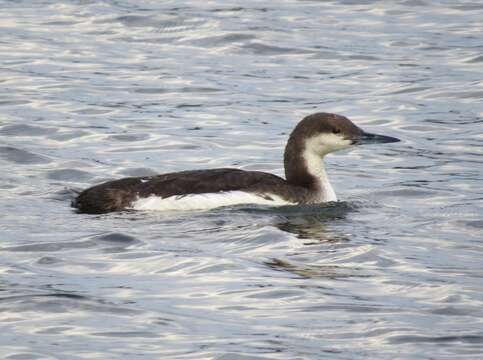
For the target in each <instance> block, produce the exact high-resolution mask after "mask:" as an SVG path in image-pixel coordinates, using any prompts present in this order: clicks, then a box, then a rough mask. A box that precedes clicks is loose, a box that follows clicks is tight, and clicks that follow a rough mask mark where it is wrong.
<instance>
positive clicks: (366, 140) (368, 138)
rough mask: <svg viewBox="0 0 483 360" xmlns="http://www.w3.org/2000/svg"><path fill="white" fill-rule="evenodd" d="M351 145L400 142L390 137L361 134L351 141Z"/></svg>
mask: <svg viewBox="0 0 483 360" xmlns="http://www.w3.org/2000/svg"><path fill="white" fill-rule="evenodd" d="M351 140H352V145H365V144H384V143H393V142H398V141H401V140H399V139H397V138H395V137H392V136H386V135H377V134H370V133H366V132H363V133H362V134H360V135H358V136H356V137H354V138H352V139H351Z"/></svg>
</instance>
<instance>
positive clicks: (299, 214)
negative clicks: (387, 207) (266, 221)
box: [274, 202, 355, 245]
mask: <svg viewBox="0 0 483 360" xmlns="http://www.w3.org/2000/svg"><path fill="white" fill-rule="evenodd" d="M354 209H355V207H354V206H353V205H351V204H349V203H345V202H338V203H329V204H327V205H323V206H321V205H320V204H318V205H317V206H313V205H310V206H303V207H296V208H295V209H290V210H288V209H286V210H284V211H283V213H280V214H278V216H277V220H276V221H275V222H274V226H276V227H277V228H279V229H280V230H282V231H285V232H288V233H291V234H294V235H295V236H297V237H298V238H299V239H303V240H306V241H305V242H304V243H305V244H307V245H311V244H314V243H326V242H329V243H333V242H341V241H348V240H349V238H348V237H347V235H345V234H341V233H338V232H336V231H334V230H333V229H331V228H330V227H329V224H330V223H331V222H334V221H338V220H341V219H345V217H346V216H347V214H348V213H349V212H350V211H353V210H354Z"/></svg>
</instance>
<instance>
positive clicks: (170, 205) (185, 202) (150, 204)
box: [131, 191, 293, 211]
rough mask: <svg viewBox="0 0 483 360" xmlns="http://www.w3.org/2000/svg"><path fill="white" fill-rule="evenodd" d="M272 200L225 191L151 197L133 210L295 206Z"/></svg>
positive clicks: (136, 203)
mask: <svg viewBox="0 0 483 360" xmlns="http://www.w3.org/2000/svg"><path fill="white" fill-rule="evenodd" d="M269 196H270V198H271V199H273V200H269V199H265V198H263V197H261V196H258V195H256V194H251V193H247V192H244V191H225V192H219V193H206V194H189V195H175V196H170V197H167V198H162V197H159V196H155V195H151V196H149V197H146V198H139V199H137V200H136V201H134V202H133V203H132V205H131V208H132V209H134V210H157V211H183V210H208V209H214V208H217V207H221V206H233V205H241V204H258V205H270V206H282V205H293V203H290V202H288V201H285V200H283V199H282V198H280V197H279V196H276V195H272V194H270V195H269Z"/></svg>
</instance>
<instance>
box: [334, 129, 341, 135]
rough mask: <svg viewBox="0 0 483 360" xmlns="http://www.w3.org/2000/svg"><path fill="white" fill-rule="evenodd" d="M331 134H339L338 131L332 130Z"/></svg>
mask: <svg viewBox="0 0 483 360" xmlns="http://www.w3.org/2000/svg"><path fill="white" fill-rule="evenodd" d="M332 133H333V134H339V133H340V129H334V130H332Z"/></svg>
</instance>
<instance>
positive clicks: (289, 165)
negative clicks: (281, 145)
mask: <svg viewBox="0 0 483 360" xmlns="http://www.w3.org/2000/svg"><path fill="white" fill-rule="evenodd" d="M306 145H307V144H305V143H301V142H299V141H295V140H294V139H293V138H290V139H289V142H288V143H287V146H286V148H285V154H284V165H285V177H286V179H287V181H288V182H289V183H290V184H293V185H297V186H301V187H304V188H306V189H308V190H310V191H311V192H313V194H314V196H313V199H312V202H328V201H337V196H336V194H335V191H334V188H333V187H332V185H331V184H330V181H329V178H328V176H327V172H326V171H325V166H324V161H323V158H322V157H321V156H320V155H319V154H317V153H315V152H314V151H313V150H312V149H310V147H309V146H306Z"/></svg>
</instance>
